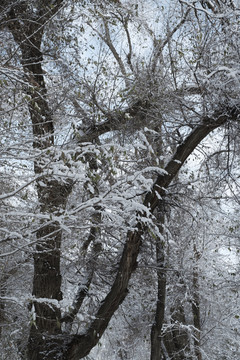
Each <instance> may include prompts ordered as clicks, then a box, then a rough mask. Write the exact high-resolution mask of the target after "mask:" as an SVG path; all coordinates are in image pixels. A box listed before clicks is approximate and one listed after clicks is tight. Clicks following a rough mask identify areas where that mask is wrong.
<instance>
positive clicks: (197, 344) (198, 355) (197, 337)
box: [192, 244, 202, 360]
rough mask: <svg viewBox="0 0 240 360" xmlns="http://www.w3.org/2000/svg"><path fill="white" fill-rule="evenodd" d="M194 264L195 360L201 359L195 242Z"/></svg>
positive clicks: (198, 256) (194, 249) (195, 250)
mask: <svg viewBox="0 0 240 360" xmlns="http://www.w3.org/2000/svg"><path fill="white" fill-rule="evenodd" d="M193 252H194V260H195V264H194V267H193V300H192V313H193V325H194V328H195V330H194V350H195V355H196V358H197V360H202V354H201V349H200V345H201V342H200V341H201V317H200V298H199V275H198V260H199V258H200V254H199V252H198V251H197V248H196V244H194V247H193Z"/></svg>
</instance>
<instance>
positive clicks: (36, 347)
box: [9, 1, 72, 360]
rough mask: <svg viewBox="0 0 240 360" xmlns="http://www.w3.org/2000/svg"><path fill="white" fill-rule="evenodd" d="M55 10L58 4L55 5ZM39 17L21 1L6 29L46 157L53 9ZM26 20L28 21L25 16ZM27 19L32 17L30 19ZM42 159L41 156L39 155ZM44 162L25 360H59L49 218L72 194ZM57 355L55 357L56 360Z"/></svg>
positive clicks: (55, 248) (55, 253)
mask: <svg viewBox="0 0 240 360" xmlns="http://www.w3.org/2000/svg"><path fill="white" fill-rule="evenodd" d="M58 3H59V5H60V3H61V1H58ZM38 5H39V9H40V10H39V18H36V15H34V14H29V13H28V9H27V4H26V3H24V2H22V3H19V5H17V6H15V7H12V9H11V10H10V12H9V17H10V19H11V20H10V21H9V29H10V30H11V32H12V34H13V37H14V39H15V41H16V43H17V44H18V45H19V47H20V49H21V52H22V59H21V63H22V66H23V69H24V71H25V74H26V80H27V81H28V84H29V86H28V89H27V93H28V96H29V103H28V108H29V113H30V117H31V121H32V129H33V148H35V149H38V150H39V152H40V153H41V152H42V153H43V154H44V151H45V150H47V149H48V153H49V154H51V152H52V149H53V146H54V125H53V119H52V114H51V111H50V109H49V106H48V102H47V99H46V93H47V91H46V87H45V81H44V76H43V70H42V61H43V57H42V53H41V42H42V35H43V29H44V23H45V21H46V20H48V19H49V18H50V17H51V16H52V14H53V13H54V11H56V9H57V7H56V8H52V10H50V8H48V7H47V6H46V4H45V2H44V1H43V2H42V3H41V2H39V4H38ZM29 16H30V17H29ZM31 16H32V18H31ZM44 156H46V152H45V154H44ZM46 165H47V164H46V160H45V159H44V157H41V156H40V157H39V158H38V159H36V160H35V161H34V171H35V173H36V175H41V174H42V178H41V181H40V182H37V194H38V199H39V203H40V212H41V213H42V214H45V215H47V214H49V220H48V221H47V223H44V222H42V223H41V224H40V227H39V230H38V231H37V233H36V236H37V239H38V243H37V245H36V250H35V253H34V256H33V257H34V278H33V290H32V295H33V298H34V299H33V301H32V303H31V304H30V307H31V312H32V320H31V328H30V334H29V341H28V359H29V360H43V359H46V360H47V359H48V360H52V359H56V358H57V356H59V355H60V354H59V351H58V349H59V340H58V338H57V336H58V335H59V334H61V313H60V308H59V306H58V301H60V300H61V299H62V293H61V274H60V249H61V239H62V232H61V228H60V225H59V224H58V223H57V222H54V221H51V220H50V219H51V214H54V215H58V213H59V211H61V210H63V209H64V208H65V206H66V200H67V197H68V195H69V194H70V192H71V189H72V183H71V181H69V180H68V181H66V182H64V183H61V182H60V181H57V180H55V179H52V178H51V177H50V176H48V175H46V174H45V173H44V171H45V168H46ZM57 354H58V355H57Z"/></svg>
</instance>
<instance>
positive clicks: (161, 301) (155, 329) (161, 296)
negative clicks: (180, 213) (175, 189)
mask: <svg viewBox="0 0 240 360" xmlns="http://www.w3.org/2000/svg"><path fill="white" fill-rule="evenodd" d="M156 217H157V220H158V228H159V232H160V234H161V235H162V236H163V223H164V208H163V204H162V203H161V205H159V209H158V214H157V215H156ZM164 251H165V250H164V241H163V240H162V238H159V237H158V238H157V239H156V258H157V285H158V297H157V306H156V313H155V319H154V323H153V325H152V329H151V360H160V359H162V352H163V349H162V326H163V322H164V315H165V297H166V272H165V269H164V266H165V256H164V255H165V254H164Z"/></svg>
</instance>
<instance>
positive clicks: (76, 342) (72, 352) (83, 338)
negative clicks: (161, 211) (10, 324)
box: [64, 108, 240, 360]
mask: <svg viewBox="0 0 240 360" xmlns="http://www.w3.org/2000/svg"><path fill="white" fill-rule="evenodd" d="M239 115H240V114H239V110H238V109H236V108H233V109H228V112H226V111H220V110H219V111H216V112H215V113H214V114H213V115H212V117H205V118H203V119H202V123H201V124H199V125H198V126H196V128H195V129H194V130H193V131H192V132H191V133H190V134H189V135H188V136H187V137H186V139H185V141H184V142H183V143H182V144H180V145H179V146H178V148H177V150H176V152H175V154H174V155H173V157H172V159H171V160H170V161H169V162H168V164H167V165H166V166H165V170H166V172H167V173H166V174H165V173H164V174H163V175H159V176H158V178H157V181H156V182H155V184H154V186H153V188H152V190H151V192H149V193H148V194H147V195H146V197H145V200H144V204H145V205H146V206H147V207H148V208H149V209H150V210H151V212H153V211H154V209H155V208H156V206H157V205H158V204H159V201H160V200H159V199H160V197H161V196H164V194H165V191H166V188H167V187H168V185H169V184H170V183H171V181H172V180H173V179H174V177H175V176H176V175H177V173H178V171H179V170H180V168H181V167H182V165H183V164H184V162H185V160H186V159H187V158H188V156H189V155H190V154H191V153H192V152H193V151H194V149H195V148H196V147H197V146H198V145H199V143H200V142H201V141H202V140H203V139H204V138H205V137H206V136H207V135H208V134H209V133H211V132H212V131H213V130H214V129H216V128H218V127H220V126H221V125H223V124H224V123H226V122H227V121H228V120H229V119H232V120H237V119H238V117H239ZM136 229H137V230H135V231H134V232H130V231H129V232H128V235H127V240H126V243H125V246H124V249H123V253H122V257H121V260H120V263H119V268H118V273H117V275H116V278H115V281H114V283H113V285H112V288H111V290H110V292H109V293H108V295H107V296H106V297H105V299H104V300H103V301H102V304H101V306H100V308H99V309H98V311H97V313H96V317H95V320H94V321H93V322H92V323H91V324H90V327H89V329H88V330H87V331H86V333H85V334H84V335H75V336H73V337H72V338H71V340H70V341H69V342H68V344H67V345H66V347H65V349H66V352H65V351H64V352H65V354H66V355H67V356H66V358H67V359H68V360H78V359H81V358H83V357H85V356H86V355H87V354H89V352H90V351H91V349H92V348H93V347H94V346H95V345H96V344H97V343H98V341H99V339H100V338H101V336H102V335H103V333H104V331H105V330H106V328H107V326H108V323H109V321H110V320H111V317H112V316H113V314H114V312H115V311H116V310H117V309H118V307H119V306H120V304H121V303H122V302H123V300H124V299H125V297H126V295H127V292H128V283H129V280H130V277H131V274H132V273H133V271H134V270H135V269H136V267H137V256H138V253H139V249H140V245H141V238H142V235H143V233H144V231H145V230H146V225H143V224H142V222H141V219H140V220H139V221H138V223H137V226H136Z"/></svg>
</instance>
